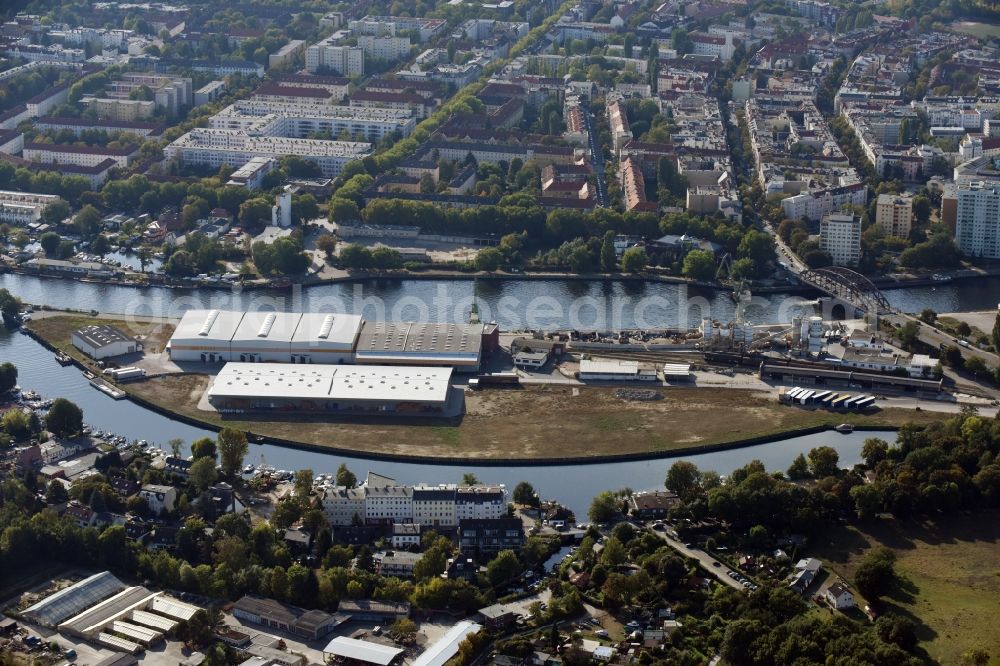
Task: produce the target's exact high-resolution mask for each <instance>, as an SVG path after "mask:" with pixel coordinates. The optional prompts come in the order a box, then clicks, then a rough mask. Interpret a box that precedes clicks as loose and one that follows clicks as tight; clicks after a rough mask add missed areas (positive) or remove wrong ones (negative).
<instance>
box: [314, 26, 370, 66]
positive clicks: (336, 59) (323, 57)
mask: <svg viewBox="0 0 1000 666" xmlns="http://www.w3.org/2000/svg"><path fill="white" fill-rule="evenodd" d="M341 37H342V35H340V34H339V33H338V34H335V35H333V36H331V37H328V38H326V39H324V40H322V41H320V42H317V43H315V44H313V45H312V46H310V47H309V48H307V49H306V71H307V72H310V73H313V74H315V73H317V72H322V71H324V70H328V71H331V72H334V73H337V74H341V75H343V76H358V75H361V74H364V73H365V52H364V49H362V48H361V47H360V46H344V45H341V44H337V43H336V42H337V41H339V40H340V38H341Z"/></svg>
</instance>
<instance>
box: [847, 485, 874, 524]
mask: <svg viewBox="0 0 1000 666" xmlns="http://www.w3.org/2000/svg"><path fill="white" fill-rule="evenodd" d="M850 494H851V499H852V500H853V501H854V510H855V512H856V513H857V514H858V518H861V519H862V520H866V519H868V518H871V517H872V516H874V515H875V514H876V513H878V512H879V511H880V510H881V509H882V494H881V493H879V491H878V489H877V488H876V487H875V486H873V485H870V484H867V483H862V484H861V485H857V486H854V487H853V488H851V492H850Z"/></svg>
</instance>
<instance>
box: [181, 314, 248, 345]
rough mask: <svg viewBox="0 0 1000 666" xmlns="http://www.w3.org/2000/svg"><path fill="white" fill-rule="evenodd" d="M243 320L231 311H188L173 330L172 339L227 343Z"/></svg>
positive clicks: (239, 315) (241, 316)
mask: <svg viewBox="0 0 1000 666" xmlns="http://www.w3.org/2000/svg"><path fill="white" fill-rule="evenodd" d="M242 319H243V313H242V312H236V311H233V310H188V311H187V312H185V313H184V316H183V317H181V321H180V323H179V324H177V328H176V329H174V334H173V336H172V339H175V340H198V339H202V340H205V341H212V340H222V341H225V342H229V341H230V340H232V338H233V334H234V333H236V329H237V328H239V325H240V321H241V320H242Z"/></svg>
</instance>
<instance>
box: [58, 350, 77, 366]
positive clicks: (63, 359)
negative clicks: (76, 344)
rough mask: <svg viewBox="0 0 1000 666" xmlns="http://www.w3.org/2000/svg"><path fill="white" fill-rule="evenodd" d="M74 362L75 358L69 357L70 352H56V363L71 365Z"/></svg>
mask: <svg viewBox="0 0 1000 666" xmlns="http://www.w3.org/2000/svg"><path fill="white" fill-rule="evenodd" d="M72 362H73V359H71V358H70V357H69V354H67V353H66V352H59V353H58V354H56V363H58V364H59V365H69V364H70V363H72Z"/></svg>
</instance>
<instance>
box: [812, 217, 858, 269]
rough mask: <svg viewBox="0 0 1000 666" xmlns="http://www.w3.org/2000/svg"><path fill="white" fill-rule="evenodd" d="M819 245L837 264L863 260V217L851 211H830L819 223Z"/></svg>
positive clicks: (845, 264) (852, 264)
mask: <svg viewBox="0 0 1000 666" xmlns="http://www.w3.org/2000/svg"><path fill="white" fill-rule="evenodd" d="M819 246H820V249H821V250H823V251H824V252H827V253H828V254H829V255H830V256H831V257H832V258H833V263H834V264H836V265H837V266H856V265H857V264H858V262H859V261H861V218H860V217H858V216H857V215H852V214H850V213H828V214H826V215H824V216H823V219H822V220H821V221H820V224H819Z"/></svg>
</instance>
